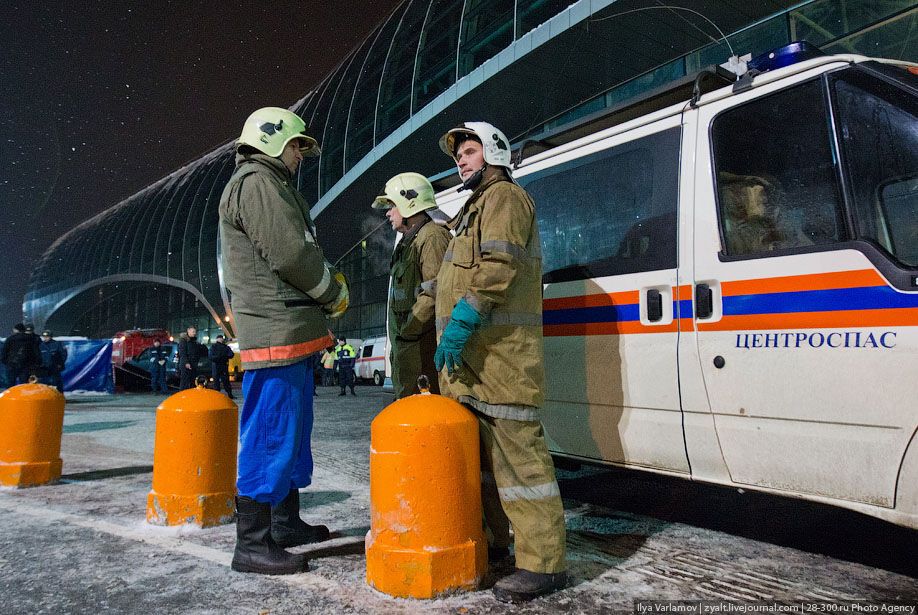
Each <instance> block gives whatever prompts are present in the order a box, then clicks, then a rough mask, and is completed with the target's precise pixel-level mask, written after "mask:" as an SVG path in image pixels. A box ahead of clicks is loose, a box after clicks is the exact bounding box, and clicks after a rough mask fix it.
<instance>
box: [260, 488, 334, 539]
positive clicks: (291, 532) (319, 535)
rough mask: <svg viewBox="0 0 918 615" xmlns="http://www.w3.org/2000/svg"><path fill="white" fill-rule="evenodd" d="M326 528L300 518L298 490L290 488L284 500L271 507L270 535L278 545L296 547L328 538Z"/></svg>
mask: <svg viewBox="0 0 918 615" xmlns="http://www.w3.org/2000/svg"><path fill="white" fill-rule="evenodd" d="M328 536H329V532H328V528H327V527H325V526H324V525H309V524H308V523H306V522H305V521H303V520H302V519H300V492H299V491H297V490H296V489H291V490H290V493H288V494H287V497H285V498H284V501H283V502H281V503H280V504H278V505H277V506H272V507H271V537H272V538H274V542H276V543H277V544H278V545H280V546H282V547H284V548H287V547H296V546H299V545H305V544H309V543H310V542H322V541H323V540H328Z"/></svg>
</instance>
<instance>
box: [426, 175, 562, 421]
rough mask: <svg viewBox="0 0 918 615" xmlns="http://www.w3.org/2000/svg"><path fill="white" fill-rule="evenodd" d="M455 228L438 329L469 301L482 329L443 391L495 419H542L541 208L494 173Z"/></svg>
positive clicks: (440, 282) (441, 283)
mask: <svg viewBox="0 0 918 615" xmlns="http://www.w3.org/2000/svg"><path fill="white" fill-rule="evenodd" d="M492 168H494V167H492ZM496 170H497V169H495V171H496ZM450 227H451V228H453V229H454V232H455V235H456V236H455V237H454V238H453V239H452V241H450V244H449V247H448V248H447V250H446V255H445V256H444V258H443V266H442V267H441V268H440V273H439V275H438V276H437V299H436V314H437V323H436V324H437V331H438V333H439V332H442V331H443V329H444V328H445V327H446V325H447V324H448V323H449V318H450V314H451V312H452V309H453V307H454V306H455V305H456V303H457V302H458V301H459V299H461V298H463V297H465V299H466V301H467V302H468V303H469V305H471V306H472V307H473V308H474V309H475V310H476V311H478V313H479V314H481V316H482V324H481V326H480V327H479V329H478V330H477V331H476V332H475V333H473V334H472V336H471V337H470V338H469V340H468V343H467V344H466V346H465V349H464V350H463V352H462V366H461V367H460V368H459V369H458V370H456V371H455V372H454V373H453V374H452V376H449V377H448V378H445V379H444V380H446V381H447V382H448V385H449V391H442V392H443V393H444V394H445V395H448V396H450V397H453V398H456V399H459V400H460V401H461V402H464V403H468V404H470V405H472V406H473V407H474V408H475V409H476V410H478V411H479V412H481V413H483V414H486V415H488V416H492V417H494V418H501V419H515V420H537V418H538V416H537V414H536V411H535V408H536V407H538V406H541V405H542V402H543V390H544V381H545V372H544V368H543V360H542V253H541V248H540V243H539V229H538V223H537V221H536V217H535V205H534V204H533V202H532V199H531V198H530V197H529V195H528V194H527V193H526V191H525V190H523V189H522V188H520V187H519V186H517V185H516V184H515V183H513V182H512V181H510V180H509V178H508V177H507V176H506V175H504V174H503V172H496V173H492V174H490V176H486V178H485V179H483V180H482V183H481V184H480V185H479V186H478V188H476V189H475V191H474V192H473V193H472V195H471V196H470V197H469V199H468V201H466V203H465V205H464V206H463V208H462V210H461V211H460V212H459V214H458V215H457V216H456V217H455V218H453V220H452V221H451V222H450ZM443 384H444V383H443V382H442V381H441V386H442V385H443Z"/></svg>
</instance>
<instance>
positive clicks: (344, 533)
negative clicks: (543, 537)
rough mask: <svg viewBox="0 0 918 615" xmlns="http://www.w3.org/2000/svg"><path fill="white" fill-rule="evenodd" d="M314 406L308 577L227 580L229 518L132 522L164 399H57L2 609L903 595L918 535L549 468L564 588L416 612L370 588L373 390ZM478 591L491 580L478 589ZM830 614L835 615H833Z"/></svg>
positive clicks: (2, 586)
mask: <svg viewBox="0 0 918 615" xmlns="http://www.w3.org/2000/svg"><path fill="white" fill-rule="evenodd" d="M357 393H358V395H357V396H350V395H349V396H347V397H338V395H337V390H336V389H331V388H320V394H319V397H318V398H317V400H316V424H315V431H314V436H313V449H314V456H315V461H316V469H315V475H314V482H313V485H312V486H311V487H309V488H308V489H306V490H304V491H303V492H302V494H301V505H302V508H303V511H302V512H303V516H304V518H306V519H307V520H308V521H310V522H312V523H325V524H327V525H329V526H330V527H331V528H332V530H333V531H334V532H335V534H334V537H333V539H332V540H330V541H328V542H325V543H321V544H319V545H311V546H309V547H299V548H296V549H294V551H301V552H308V553H309V554H310V557H311V561H310V567H311V570H310V572H308V573H303V574H299V575H292V576H289V577H262V576H258V575H248V574H239V573H235V572H232V571H231V570H230V569H229V562H230V559H231V557H232V550H233V544H234V528H233V526H231V525H227V526H221V527H216V528H209V529H205V530H201V529H196V528H190V527H180V528H162V527H154V526H150V525H148V524H146V522H145V521H144V518H145V507H146V497H147V493H148V492H149V490H150V487H151V480H152V464H153V434H154V426H155V408H156V405H157V404H158V403H159V402H160V401H162V399H163V397H161V396H153V395H139V394H132V395H115V396H100V397H81V398H75V399H71V400H69V401H68V404H67V409H66V414H65V419H64V421H65V426H64V435H63V441H62V453H61V456H62V458H63V460H64V470H63V471H64V475H63V477H62V480H61V481H60V482H59V483H58V484H55V485H48V486H42V487H34V488H30V489H20V490H14V489H2V490H0V597H2V600H3V611H4V612H9V613H25V612H29V613H151V612H152V613H196V614H198V613H200V614H204V613H278V614H280V613H427V612H431V613H509V612H513V613H557V612H561V613H619V612H622V613H631V612H633V610H634V608H635V601H640V600H654V599H656V600H660V599H666V600H729V601H732V602H734V603H736V604H742V603H748V602H750V601H761V600H767V601H779V602H782V603H786V604H794V603H814V602H818V601H823V600H835V601H850V600H856V599H865V600H907V601H915V600H918V578H916V577H918V532H915V531H912V530H904V529H902V528H898V527H894V526H890V525H888V524H886V523H883V522H879V521H876V520H873V519H869V518H867V517H863V516H862V515H858V514H856V513H851V512H848V511H842V510H838V509H834V508H831V507H827V506H820V505H811V504H806V503H802V502H799V501H796V500H791V499H785V498H777V497H773V496H764V495H760V494H750V493H746V494H741V493H738V492H737V491H736V490H732V489H724V488H719V487H711V486H705V485H698V484H693V483H689V482H687V481H682V480H678V479H670V478H666V477H656V476H651V475H646V474H641V473H636V472H627V471H620V470H614V471H613V470H606V469H596V468H583V469H580V470H578V471H565V470H559V483H560V486H561V491H562V495H563V497H564V503H565V513H566V518H567V528H568V562H569V567H570V576H571V582H570V586H569V587H568V588H567V589H566V590H564V591H562V592H559V593H557V594H555V595H553V596H550V597H546V598H542V599H539V600H536V601H534V602H532V603H530V604H527V605H523V606H517V607H513V606H510V605H505V604H502V603H500V602H497V601H496V600H494V598H493V596H492V595H491V593H490V592H489V591H487V590H486V589H485V590H482V591H477V592H472V593H465V594H458V595H453V596H448V597H444V598H439V599H436V600H431V601H420V600H402V599H395V598H390V597H388V596H385V595H383V594H380V593H378V592H376V591H374V590H372V589H370V588H369V587H368V586H367V584H366V582H365V578H364V573H365V570H364V556H363V550H364V544H363V539H364V536H365V535H366V532H367V530H368V529H369V458H368V450H369V438H370V422H371V420H372V418H373V417H374V416H375V415H376V414H377V413H378V412H379V411H380V410H382V408H384V407H385V405H386V404H388V403H390V402H391V400H392V397H391V395H388V394H386V393H384V392H382V391H381V390H380V389H378V388H375V387H366V386H365V387H358V389H357ZM490 582H493V578H492V579H490ZM835 612H841V611H837V610H836V611H835Z"/></svg>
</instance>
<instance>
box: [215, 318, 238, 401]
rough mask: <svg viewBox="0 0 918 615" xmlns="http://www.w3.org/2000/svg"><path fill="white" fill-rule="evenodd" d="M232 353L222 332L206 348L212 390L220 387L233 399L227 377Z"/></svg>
mask: <svg viewBox="0 0 918 615" xmlns="http://www.w3.org/2000/svg"><path fill="white" fill-rule="evenodd" d="M234 354H235V353H234V352H233V349H232V348H230V347H229V346H227V345H226V336H225V335H223V334H222V333H221V334H220V335H218V336H217V337H216V339H215V340H214V343H213V344H211V345H210V349H209V350H208V357H210V373H211V376H212V377H213V379H214V390H215V391H219V390H220V389H221V388H222V389H223V390H224V391H225V392H226V396H227V397H229V398H230V399H235V397H233V387H231V386H230V378H229V360H230V359H232V358H233V355H234Z"/></svg>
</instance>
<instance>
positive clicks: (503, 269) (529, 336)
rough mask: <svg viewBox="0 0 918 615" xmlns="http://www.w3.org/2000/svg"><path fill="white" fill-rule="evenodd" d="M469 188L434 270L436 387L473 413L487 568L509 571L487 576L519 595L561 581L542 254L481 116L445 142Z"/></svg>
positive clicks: (524, 198) (497, 137) (500, 140)
mask: <svg viewBox="0 0 918 615" xmlns="http://www.w3.org/2000/svg"><path fill="white" fill-rule="evenodd" d="M440 148H441V149H442V150H443V151H444V152H445V153H446V154H447V155H449V156H450V157H452V158H453V159H454V160H455V162H456V166H457V167H458V168H459V175H460V177H461V178H462V181H463V185H464V187H465V188H467V189H469V190H471V191H472V194H471V195H470V196H469V198H468V200H467V201H466V202H465V205H464V206H463V207H462V210H461V211H460V212H459V214H458V215H457V216H456V217H455V218H453V220H452V221H451V222H450V227H451V228H452V229H453V232H454V233H455V237H454V238H453V239H452V241H450V244H449V247H448V248H447V250H446V256H445V257H444V259H443V266H442V267H441V268H440V273H439V275H438V276H437V301H436V313H437V330H438V333H439V345H438V346H437V351H436V355H435V363H436V367H437V368H438V369H445V371H446V383H445V385H444V390H443V394H445V395H448V396H449V397H453V398H455V399H458V400H459V401H460V402H461V403H463V404H465V405H466V406H467V407H468V408H469V409H470V410H471V411H472V412H473V413H474V414H475V415H476V417H477V418H478V425H479V435H480V438H481V470H482V471H481V475H482V504H483V508H484V514H485V523H486V526H487V529H488V540H489V548H488V558H489V561H491V562H492V565H494V564H498V565H499V563H500V560H502V559H503V560H505V559H506V558H508V556H509V552H508V547H509V545H510V534H509V526H510V525H512V526H513V532H514V537H515V545H514V552H515V556H516V571H515V572H514V573H513V574H511V575H510V576H507V577H504V578H502V579H501V580H499V581H498V582H497V583H496V584H495V585H494V589H493V591H494V595H495V596H496V597H497V598H498V599H499V600H502V601H505V602H524V601H527V600H531V599H533V598H535V597H537V596H541V595H544V594H548V593H550V592H553V591H556V590H558V589H561V588H563V587H564V586H565V584H566V582H567V574H566V572H565V569H566V565H565V555H564V541H565V528H564V510H563V507H562V504H561V496H560V493H559V491H558V483H557V481H556V480H555V472H554V467H553V465H552V460H551V456H550V455H549V453H548V447H547V446H546V444H545V436H544V434H543V431H542V424H541V422H540V420H539V414H538V411H539V406H541V405H542V402H543V389H544V371H543V358H542V257H541V249H540V244H539V228H538V224H537V222H536V216H535V205H534V204H533V201H532V199H531V198H530V197H529V195H528V194H527V193H526V191H525V190H523V189H522V188H521V187H520V186H518V185H517V184H516V183H514V182H513V180H512V178H511V176H510V143H509V142H508V141H507V138H506V137H505V136H504V134H503V133H502V132H501V131H500V130H498V129H497V128H495V127H494V126H492V125H491V124H488V123H486V122H465V123H464V124H461V125H460V126H458V127H456V128H453V129H452V130H450V131H448V132H447V133H446V134H445V135H443V137H442V138H441V139H440Z"/></svg>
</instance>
